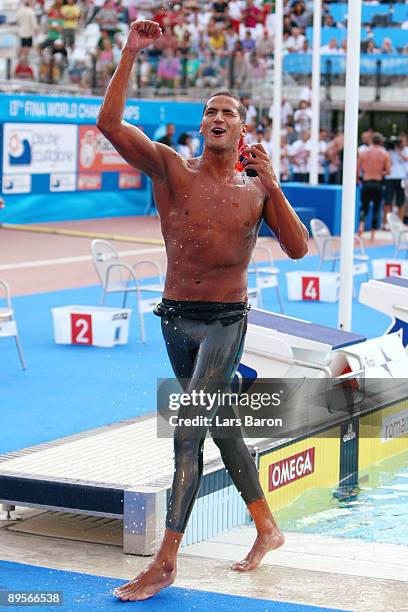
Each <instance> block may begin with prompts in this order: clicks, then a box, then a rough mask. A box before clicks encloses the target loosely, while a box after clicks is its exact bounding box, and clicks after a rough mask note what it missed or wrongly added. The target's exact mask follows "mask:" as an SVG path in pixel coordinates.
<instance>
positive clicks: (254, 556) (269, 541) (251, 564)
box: [231, 527, 285, 572]
mask: <svg viewBox="0 0 408 612" xmlns="http://www.w3.org/2000/svg"><path fill="white" fill-rule="evenodd" d="M284 541H285V537H284V535H283V533H282V532H281V531H279V529H278V528H277V527H276V529H274V530H273V531H271V532H269V533H258V535H257V537H256V540H255V542H254V545H253V546H252V548H251V550H250V551H249V553H248V554H247V556H246V557H245V559H243V560H242V561H237V562H236V563H233V564H232V565H231V569H233V570H236V571H237V572H249V571H250V570H253V569H255V568H257V567H258V565H259V564H260V562H261V561H262V559H263V558H264V556H265V555H266V553H267V552H269V551H270V550H275V549H276V548H279V547H280V546H282V544H283V543H284Z"/></svg>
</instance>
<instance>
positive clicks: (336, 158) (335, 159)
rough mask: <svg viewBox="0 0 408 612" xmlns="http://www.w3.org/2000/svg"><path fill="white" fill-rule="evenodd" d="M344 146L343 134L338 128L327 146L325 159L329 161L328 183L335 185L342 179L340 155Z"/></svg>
mask: <svg viewBox="0 0 408 612" xmlns="http://www.w3.org/2000/svg"><path fill="white" fill-rule="evenodd" d="M343 148H344V134H343V132H342V130H338V132H337V134H336V135H335V137H334V138H333V139H332V140H331V141H330V142H329V144H328V147H327V152H326V155H327V159H328V161H329V183H330V184H331V185H337V184H339V183H341V181H342V156H343Z"/></svg>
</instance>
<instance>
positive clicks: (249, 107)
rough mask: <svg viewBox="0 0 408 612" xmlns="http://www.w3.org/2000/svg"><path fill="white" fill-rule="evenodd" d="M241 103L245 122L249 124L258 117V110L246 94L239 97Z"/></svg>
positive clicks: (254, 121)
mask: <svg viewBox="0 0 408 612" xmlns="http://www.w3.org/2000/svg"><path fill="white" fill-rule="evenodd" d="M241 102H242V105H243V106H244V107H245V110H246V118H245V122H246V123H248V125H249V124H251V123H253V124H255V123H256V119H257V117H258V112H257V110H256V108H255V106H254V105H253V104H251V101H250V97H249V96H248V95H244V96H242V97H241Z"/></svg>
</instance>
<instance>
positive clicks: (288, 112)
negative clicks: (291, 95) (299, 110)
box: [268, 97, 293, 126]
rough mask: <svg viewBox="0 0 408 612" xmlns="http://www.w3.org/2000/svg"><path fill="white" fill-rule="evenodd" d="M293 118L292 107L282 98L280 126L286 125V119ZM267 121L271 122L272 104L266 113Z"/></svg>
mask: <svg viewBox="0 0 408 612" xmlns="http://www.w3.org/2000/svg"><path fill="white" fill-rule="evenodd" d="M292 116H293V107H292V105H291V103H290V102H289V100H288V99H287V98H285V97H283V98H282V107H281V125H282V126H283V125H286V124H287V123H288V119H289V118H290V117H292ZM268 117H269V119H272V120H273V104H271V105H270V107H269V111H268Z"/></svg>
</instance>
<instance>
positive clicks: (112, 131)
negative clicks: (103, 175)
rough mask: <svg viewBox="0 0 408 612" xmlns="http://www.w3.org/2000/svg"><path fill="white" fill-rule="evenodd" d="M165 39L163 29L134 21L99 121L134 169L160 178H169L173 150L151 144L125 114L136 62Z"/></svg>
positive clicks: (100, 127) (144, 22)
mask: <svg viewBox="0 0 408 612" xmlns="http://www.w3.org/2000/svg"><path fill="white" fill-rule="evenodd" d="M161 35H162V31H161V28H160V26H159V24H158V23H156V22H154V21H134V22H133V23H132V24H131V26H130V32H129V35H128V38H127V41H126V44H125V46H124V48H123V51H122V56H121V59H120V62H119V64H118V67H117V68H116V70H115V74H114V75H113V77H112V79H111V81H110V83H109V85H108V88H107V90H106V93H105V97H104V99H103V102H102V106H101V108H100V111H99V115H98V120H97V127H98V128H99V130H100V131H101V132H102V134H103V135H104V136H106V138H107V139H108V140H109V141H110V142H111V143H112V144H113V146H114V147H115V149H116V150H117V151H118V153H120V155H121V156H122V157H123V158H124V159H125V160H126V161H127V162H128V163H129V164H130V165H131V166H134V167H135V168H137V169H138V170H141V171H142V172H144V173H145V174H148V175H149V176H156V177H160V176H164V175H165V161H166V155H169V154H171V153H172V150H171V149H170V148H169V147H166V145H163V144H160V143H156V142H153V141H151V140H150V138H148V137H147V136H146V135H145V134H143V132H142V131H141V130H139V129H138V128H137V127H135V126H134V125H130V123H127V122H126V121H124V120H123V112H124V110H125V104H126V91H127V88H128V84H129V78H130V74H131V71H132V68H133V64H134V62H135V59H136V57H137V55H138V54H139V53H140V51H141V50H142V49H144V48H145V47H148V46H149V45H150V44H152V42H154V41H155V40H157V39H158V38H160V36H161Z"/></svg>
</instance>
